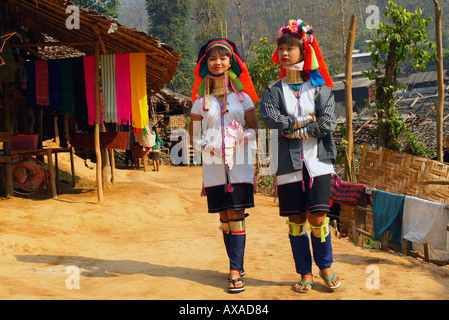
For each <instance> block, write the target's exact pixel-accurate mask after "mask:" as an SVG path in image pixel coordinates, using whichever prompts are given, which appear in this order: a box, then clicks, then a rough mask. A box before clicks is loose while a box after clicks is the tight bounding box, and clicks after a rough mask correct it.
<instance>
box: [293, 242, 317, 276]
mask: <svg viewBox="0 0 449 320" xmlns="http://www.w3.org/2000/svg"><path fill="white" fill-rule="evenodd" d="M288 237H289V238H290V245H291V247H292V253H293V259H294V260H295V267H296V272H297V273H299V274H309V273H312V254H311V252H310V246H309V237H308V235H307V233H306V234H304V235H299V236H293V235H291V234H289V235H288Z"/></svg>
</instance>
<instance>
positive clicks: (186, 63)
mask: <svg viewBox="0 0 449 320" xmlns="http://www.w3.org/2000/svg"><path fill="white" fill-rule="evenodd" d="M146 4H147V11H148V16H149V30H148V33H149V34H151V35H153V36H154V37H156V38H158V39H160V40H161V41H162V42H164V43H167V44H169V45H170V46H172V47H173V48H174V49H175V50H176V52H178V53H179V54H180V55H181V61H180V63H179V67H178V70H177V71H176V74H175V76H174V77H173V80H172V81H171V82H170V84H169V85H168V86H167V87H168V88H170V89H172V90H173V91H175V92H178V93H181V94H184V95H188V96H190V92H191V90H192V84H193V71H194V68H195V64H194V62H195V57H194V54H193V45H192V43H193V41H192V32H191V30H192V26H191V15H190V12H191V5H192V3H191V1H190V0H170V1H167V0H147V1H146Z"/></svg>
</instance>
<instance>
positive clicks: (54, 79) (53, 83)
mask: <svg viewBox="0 0 449 320" xmlns="http://www.w3.org/2000/svg"><path fill="white" fill-rule="evenodd" d="M47 66H48V86H49V96H50V110H52V111H58V110H61V105H62V87H61V72H60V70H59V65H58V61H57V60H48V62H47Z"/></svg>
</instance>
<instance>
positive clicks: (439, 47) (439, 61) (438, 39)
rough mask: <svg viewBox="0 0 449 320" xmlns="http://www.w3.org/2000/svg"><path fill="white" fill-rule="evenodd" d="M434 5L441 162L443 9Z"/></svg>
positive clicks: (439, 156) (440, 159) (438, 131)
mask: <svg viewBox="0 0 449 320" xmlns="http://www.w3.org/2000/svg"><path fill="white" fill-rule="evenodd" d="M433 2H434V3H435V34H436V43H437V77H438V99H437V101H435V111H436V114H437V128H436V133H437V159H438V161H443V112H444V111H443V110H444V78H443V76H444V70H443V32H442V30H441V28H442V27H441V16H442V14H443V9H442V8H441V7H440V0H433Z"/></svg>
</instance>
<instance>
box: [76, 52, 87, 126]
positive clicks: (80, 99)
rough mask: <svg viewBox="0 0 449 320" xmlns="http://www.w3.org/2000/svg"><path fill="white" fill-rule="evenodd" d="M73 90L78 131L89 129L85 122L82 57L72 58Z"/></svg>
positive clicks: (84, 87) (85, 109)
mask: <svg viewBox="0 0 449 320" xmlns="http://www.w3.org/2000/svg"><path fill="white" fill-rule="evenodd" d="M72 70H73V92H74V97H75V114H76V125H77V129H78V130H79V131H89V130H90V129H91V128H90V127H89V124H88V122H87V101H86V86H85V84H84V65H83V57H78V58H73V59H72Z"/></svg>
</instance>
